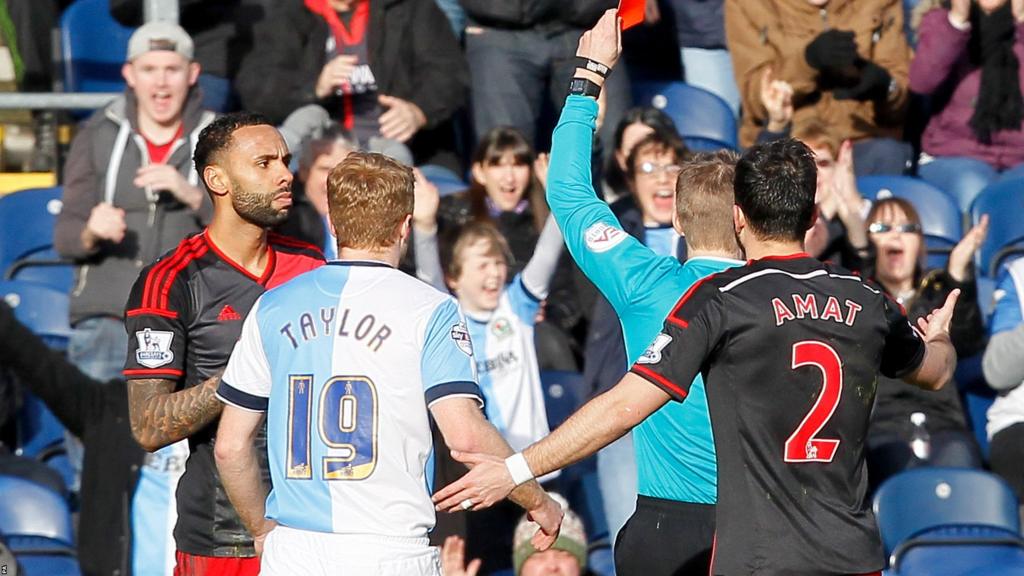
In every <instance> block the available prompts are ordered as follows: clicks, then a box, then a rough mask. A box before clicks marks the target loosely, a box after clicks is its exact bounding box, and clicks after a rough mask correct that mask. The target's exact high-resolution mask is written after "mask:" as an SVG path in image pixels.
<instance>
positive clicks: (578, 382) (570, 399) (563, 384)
mask: <svg viewBox="0 0 1024 576" xmlns="http://www.w3.org/2000/svg"><path fill="white" fill-rule="evenodd" d="M540 381H541V387H542V388H544V407H545V408H546V410H547V415H548V425H549V426H550V427H551V429H552V430H554V429H555V428H557V427H558V425H559V424H561V423H562V422H564V421H565V419H566V418H568V417H569V416H570V415H571V414H572V413H573V412H575V411H576V409H577V408H579V407H580V406H582V405H583V402H584V401H585V400H586V398H587V396H586V393H585V391H584V390H583V375H582V374H580V373H579V372H565V371H561V370H545V371H543V372H541V373H540Z"/></svg>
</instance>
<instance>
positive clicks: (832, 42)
mask: <svg viewBox="0 0 1024 576" xmlns="http://www.w3.org/2000/svg"><path fill="white" fill-rule="evenodd" d="M804 58H805V59H806V60H807V64H809V65H810V66H811V67H812V68H815V69H817V70H832V71H841V70H844V69H846V68H849V67H850V66H853V63H854V61H855V60H856V59H857V43H856V42H854V40H853V32H850V31H848V30H835V29H832V30H826V31H824V32H822V33H821V34H818V37H817V38H815V39H814V40H812V41H811V43H810V44H808V45H807V49H806V50H804Z"/></svg>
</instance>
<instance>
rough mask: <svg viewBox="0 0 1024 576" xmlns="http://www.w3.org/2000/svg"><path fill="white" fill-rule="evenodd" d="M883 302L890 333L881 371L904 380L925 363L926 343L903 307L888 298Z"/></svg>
mask: <svg viewBox="0 0 1024 576" xmlns="http://www.w3.org/2000/svg"><path fill="white" fill-rule="evenodd" d="M883 301H884V303H883V305H884V306H885V320H886V322H887V323H888V324H889V333H888V334H887V335H886V337H885V346H884V347H883V348H882V362H881V365H880V366H879V371H880V372H881V373H882V375H883V376H887V377H889V378H902V377H903V376H905V375H907V374H909V373H910V372H913V371H914V370H916V369H917V367H918V366H920V365H921V362H922V361H924V350H925V343H924V340H923V339H921V336H920V335H919V334H918V333H917V331H916V330H914V327H913V326H912V325H911V324H910V320H908V319H907V315H906V313H905V312H904V311H903V309H902V307H901V306H900V305H899V304H897V303H896V302H895V301H893V300H892V299H890V298H888V297H885V298H883Z"/></svg>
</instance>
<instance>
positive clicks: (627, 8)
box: [619, 0, 646, 30]
mask: <svg viewBox="0 0 1024 576" xmlns="http://www.w3.org/2000/svg"><path fill="white" fill-rule="evenodd" d="M645 4H646V0H619V18H622V29H623V30H628V29H630V28H632V27H633V26H636V25H637V24H641V23H643V21H644V5H645Z"/></svg>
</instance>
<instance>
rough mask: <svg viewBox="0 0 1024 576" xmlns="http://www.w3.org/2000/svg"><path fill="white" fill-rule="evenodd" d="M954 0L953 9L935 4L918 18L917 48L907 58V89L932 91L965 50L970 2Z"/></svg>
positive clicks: (968, 36)
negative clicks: (908, 85)
mask: <svg viewBox="0 0 1024 576" xmlns="http://www.w3.org/2000/svg"><path fill="white" fill-rule="evenodd" d="M953 4H954V10H945V9H942V8H935V9H933V10H931V11H929V12H928V13H927V14H925V15H924V18H923V19H922V20H921V27H920V31H919V32H918V42H917V50H916V51H915V52H914V59H913V60H912V61H911V62H910V89H911V90H913V91H914V92H918V93H920V94H931V93H932V92H934V91H935V90H936V89H938V87H939V86H941V85H942V83H943V82H945V81H946V79H947V78H948V77H949V75H950V73H951V72H952V71H953V66H954V65H955V64H956V62H957V60H959V59H960V57H961V56H963V55H964V54H965V53H966V52H967V43H968V41H969V40H970V38H971V25H970V23H969V22H968V18H967V16H968V14H969V11H970V4H971V3H970V0H957V1H956V2H954V3H953Z"/></svg>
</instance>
